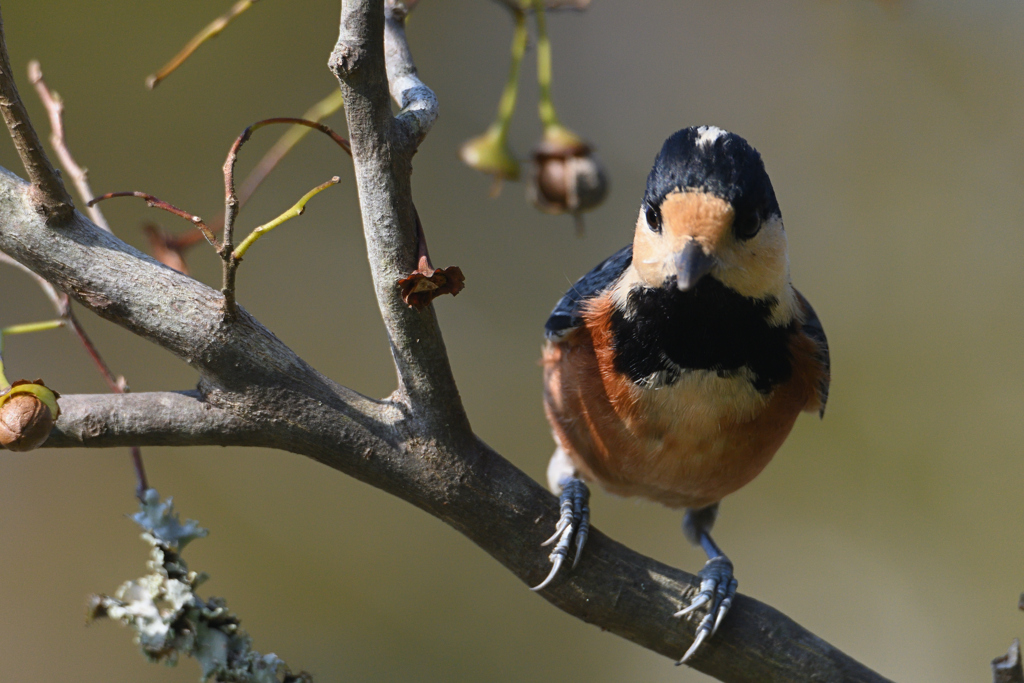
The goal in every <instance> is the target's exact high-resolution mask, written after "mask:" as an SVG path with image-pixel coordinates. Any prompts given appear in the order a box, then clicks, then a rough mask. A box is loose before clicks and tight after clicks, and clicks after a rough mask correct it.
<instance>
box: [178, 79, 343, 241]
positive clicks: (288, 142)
mask: <svg viewBox="0 0 1024 683" xmlns="http://www.w3.org/2000/svg"><path fill="white" fill-rule="evenodd" d="M344 104H345V100H344V98H342V96H341V91H340V90H335V91H333V92H332V93H331V94H330V95H328V96H327V97H325V98H324V99H322V100H320V101H319V102H317V103H316V104H314V105H313V106H312V107H310V108H309V109H307V110H306V113H304V114H303V115H302V117H301V118H303V119H305V120H307V121H312V122H316V123H318V122H319V121H320V120H321V119H324V118H326V117H328V116H330V115H331V114H333V113H334V112H336V111H338V110H339V109H341V107H342V106H344ZM311 130H312V129H311V128H310V127H309V126H308V125H305V124H295V125H293V126H292V127H291V128H289V129H288V130H287V131H285V133H284V134H283V135H282V136H281V137H279V138H278V139H277V142H275V143H274V144H273V146H271V148H270V149H269V150H267V152H266V154H264V155H263V158H261V159H260V160H259V161H258V162H257V163H256V166H254V167H253V169H252V170H251V171H250V172H249V175H247V176H246V177H245V180H243V181H242V183H241V184H240V185H239V186H238V207H239V209H241V208H242V207H244V206H245V204H246V202H248V201H249V199H250V198H251V197H252V195H253V194H254V193H255V192H256V189H257V188H259V186H260V185H261V184H262V183H263V181H264V180H266V179H267V176H268V175H270V172H271V171H273V170H274V168H275V167H276V166H277V164H278V163H280V161H281V159H283V158H284V157H285V156H287V154H288V153H289V152H291V151H292V149H293V148H294V147H295V145H297V144H298V143H299V141H300V140H302V139H303V138H305V137H306V135H307V134H309V132H310V131H311ZM343 149H344V150H345V151H346V152H348V153H349V154H350V155H351V154H352V151H351V149H350V148H348V147H343ZM223 220H224V218H223V216H221V217H220V218H217V219H215V220H213V221H211V222H210V224H209V225H210V230H211V231H212V232H213V233H214V234H216V233H218V232H220V230H221V228H223V227H224V224H223ZM164 239H165V241H166V244H167V247H168V248H169V249H172V250H173V251H176V252H178V253H179V254H180V253H181V252H183V251H185V250H186V249H188V248H189V247H191V246H193V245H195V244H198V243H199V242H201V241H202V235H200V234H199V233H195V232H188V233H185V234H183V235H179V236H166V237H164Z"/></svg>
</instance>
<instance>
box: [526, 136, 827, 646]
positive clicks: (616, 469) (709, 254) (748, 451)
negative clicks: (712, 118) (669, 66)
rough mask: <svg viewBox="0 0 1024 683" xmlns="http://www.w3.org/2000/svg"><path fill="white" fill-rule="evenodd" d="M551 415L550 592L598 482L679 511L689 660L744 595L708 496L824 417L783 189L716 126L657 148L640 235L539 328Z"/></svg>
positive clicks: (822, 346)
mask: <svg viewBox="0 0 1024 683" xmlns="http://www.w3.org/2000/svg"><path fill="white" fill-rule="evenodd" d="M545 330H546V336H547V342H546V344H545V346H544V356H543V365H544V407H545V411H546V413H547V417H548V420H549V421H550V422H551V426H552V429H553V431H554V437H555V441H556V443H557V445H558V447H557V448H556V450H555V454H554V456H553V457H552V458H551V464H550V465H549V466H548V481H549V484H550V485H551V488H552V489H553V490H554V491H555V492H556V493H558V494H560V497H561V518H560V519H559V522H558V525H557V530H556V532H555V535H554V536H552V537H551V538H550V539H549V540H548V541H547V542H546V544H551V543H556V545H555V549H554V551H553V552H552V553H551V561H552V563H553V566H552V568H551V572H550V574H549V575H548V577H547V578H546V579H545V580H544V581H543V582H542V583H541V584H540V585H538V586H537V587H536V588H535V589H534V590H540V589H542V588H544V587H545V586H547V585H548V584H549V583H550V582H551V581H552V579H554V577H555V575H556V574H557V573H558V570H559V568H560V567H561V566H562V564H563V562H564V561H565V559H566V557H567V555H568V553H569V549H570V546H573V545H574V546H575V559H574V565H573V566H575V563H578V562H579V560H580V554H581V551H582V550H583V544H584V542H585V541H586V536H587V531H588V529H589V525H590V519H589V510H588V508H587V502H588V499H589V495H590V494H589V491H588V489H587V487H586V485H585V484H584V483H583V480H588V481H598V482H600V483H601V484H602V485H603V486H604V487H605V488H606V489H607V490H608V491H610V492H612V493H615V494H618V495H623V496H643V497H645V498H650V499H651V500H656V501H658V502H660V503H663V504H665V505H668V506H669V507H673V508H686V513H685V516H684V518H683V531H684V533H685V535H686V538H687V539H689V541H690V542H691V543H693V544H695V545H700V546H701V548H703V550H704V551H705V552H706V553H707V556H708V561H707V564H705V565H704V568H703V569H701V571H700V572H699V574H698V576H699V578H700V580H701V586H700V592H699V593H698V594H697V595H696V596H695V597H694V599H693V600H692V601H691V602H690V603H689V605H687V606H686V607H685V608H684V609H682V610H681V611H679V612H677V613H676V615H675V616H677V617H678V616H682V615H685V614H688V613H690V612H692V611H694V610H696V609H698V608H701V607H705V606H706V609H707V615H706V616H705V617H704V618H703V619H702V620H701V622H700V624H699V625H698V627H697V633H696V638H695V639H694V642H693V645H692V646H691V647H690V649H689V650H688V651H687V652H686V654H685V655H683V658H682V660H680V662H683V661H686V660H687V659H689V658H690V657H691V656H692V655H693V653H694V652H696V651H697V649H698V648H699V647H700V644H701V643H702V642H704V640H705V639H706V638H707V637H708V636H710V635H712V634H713V633H714V632H715V630H716V629H717V628H718V626H719V624H720V623H721V622H722V618H723V617H724V616H725V614H726V612H728V610H729V607H730V606H731V604H732V600H733V597H734V596H735V594H736V586H737V582H736V579H735V578H734V577H733V568H732V563H731V562H730V561H729V559H728V558H727V557H726V556H725V554H723V553H722V551H721V550H720V549H719V547H718V545H717V544H716V543H715V542H714V541H713V540H712V538H711V534H710V532H711V527H712V525H713V524H714V521H715V517H716V515H717V512H718V503H719V501H720V500H722V498H724V497H725V496H727V495H728V494H730V493H732V492H733V491H736V490H737V489H739V488H740V487H741V486H743V485H744V484H746V483H747V482H749V481H750V480H752V479H753V478H754V477H756V476H757V475H758V473H760V472H761V470H762V469H764V467H765V466H766V465H767V464H768V461H769V460H771V458H772V456H773V455H775V452H776V451H777V450H778V449H779V447H780V446H781V445H782V442H783V441H785V439H786V437H787V436H788V435H789V431H790V429H791V428H792V427H793V423H794V422H795V421H796V418H797V415H798V414H799V413H800V412H801V411H813V412H817V413H818V414H819V415H824V411H825V402H826V400H827V399H828V388H829V354H828V344H827V342H826V339H825V332H824V330H823V329H822V326H821V322H820V321H819V320H818V316H817V315H816V314H815V313H814V309H812V308H811V305H810V304H809V303H808V302H807V299H805V298H804V297H803V295H801V294H800V293H799V292H798V291H796V290H795V289H794V288H793V285H792V284H791V283H790V277H789V257H788V255H787V253H786V233H785V231H784V229H783V226H782V215H781V213H780V212H779V205H778V202H777V201H776V199H775V191H774V190H773V189H772V184H771V181H770V180H769V179H768V174H767V173H766V172H765V168H764V163H763V162H762V161H761V156H760V155H759V154H758V153H757V151H756V150H755V149H754V148H753V147H751V146H750V145H749V144H747V142H746V140H744V139H743V138H741V137H740V136H738V135H735V134H733V133H728V132H726V131H724V130H722V129H720V128H715V127H713V126H700V127H694V128H686V129H684V130H681V131H679V132H677V133H676V134H674V135H672V137H670V138H669V139H668V140H666V141H665V144H664V146H662V148H661V152H660V153H659V154H658V157H657V159H655V161H654V168H653V169H652V170H651V173H650V175H649V176H648V178H647V190H646V192H645V193H644V199H643V204H642V205H641V207H640V215H639V217H638V218H637V222H636V231H635V234H634V236H633V243H632V244H631V245H629V246H627V247H625V248H623V249H621V250H620V251H618V252H617V253H615V254H613V255H612V256H611V257H609V258H608V259H606V260H605V261H604V262H603V263H601V264H600V265H598V266H597V267H596V268H594V269H593V270H592V271H590V272H589V273H587V274H586V275H585V276H583V278H581V279H580V280H579V281H578V282H577V283H576V284H575V285H573V287H572V289H570V290H569V292H568V293H567V294H566V295H565V296H564V297H562V300H561V301H559V302H558V305H557V306H555V310H554V311H552V313H551V316H550V317H549V318H548V321H547V324H546V326H545Z"/></svg>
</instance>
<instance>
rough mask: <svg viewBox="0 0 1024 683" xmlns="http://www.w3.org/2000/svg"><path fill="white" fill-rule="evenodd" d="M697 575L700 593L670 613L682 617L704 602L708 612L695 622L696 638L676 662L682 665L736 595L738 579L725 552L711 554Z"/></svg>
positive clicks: (698, 646)
mask: <svg viewBox="0 0 1024 683" xmlns="http://www.w3.org/2000/svg"><path fill="white" fill-rule="evenodd" d="M697 576H699V577H700V579H701V582H700V592H699V593H697V595H695V596H694V597H693V599H692V600H691V601H690V604H689V605H687V606H686V607H684V608H683V609H681V610H679V611H678V612H676V613H675V614H674V615H673V616H676V617H682V616H685V615H687V614H690V613H691V612H693V611H695V610H696V609H698V608H700V607H704V606H705V605H707V614H706V615H704V618H703V619H701V620H700V623H699V624H698V625H697V633H696V637H695V638H694V640H693V644H692V645H690V649H688V650H687V651H686V654H684V655H683V657H682V659H680V660H679V662H677V663H678V664H683V663H685V662H686V661H687V660H689V659H690V658H691V657H692V656H693V655H694V653H696V652H697V650H698V649H699V648H700V646H701V644H702V643H703V642H704V641H705V640H707V639H708V638H709V637H710V636H712V635H714V634H715V632H716V631H718V627H719V626H721V624H722V620H723V619H724V618H725V615H726V614H727V613H728V612H729V608H730V607H732V602H733V598H734V597H735V596H736V589H737V587H738V586H739V582H738V581H736V579H735V577H733V574H732V563H731V562H730V561H729V559H728V558H727V557H725V556H724V555H720V556H718V557H713V558H711V559H710V560H708V561H707V564H705V565H704V568H703V569H701V570H700V572H698V573H697Z"/></svg>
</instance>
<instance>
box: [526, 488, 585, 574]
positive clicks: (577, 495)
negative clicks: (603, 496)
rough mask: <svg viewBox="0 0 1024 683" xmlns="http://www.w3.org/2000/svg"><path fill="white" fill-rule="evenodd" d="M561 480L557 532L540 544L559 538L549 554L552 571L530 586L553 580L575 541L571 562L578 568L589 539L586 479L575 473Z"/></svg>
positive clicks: (543, 544)
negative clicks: (576, 476)
mask: <svg viewBox="0 0 1024 683" xmlns="http://www.w3.org/2000/svg"><path fill="white" fill-rule="evenodd" d="M559 484H560V485H561V487H562V493H561V494H560V495H559V497H558V500H559V502H560V503H561V505H560V509H561V514H560V516H559V518H558V524H557V525H556V526H555V533H554V535H553V536H552V537H551V538H549V539H548V540H546V541H544V542H543V543H542V544H541V545H542V546H548V545H551V544H552V543H555V542H556V541H557V543H555V548H554V550H552V551H551V556H550V557H549V559H550V560H551V572H550V573H549V574H548V576H547V578H546V579H544V580H543V581H541V582H540V583H539V584H537V585H536V586H534V587H533V588H531V589H530V590H535V591H539V590H541V589H542V588H544V587H545V586H547V585H548V584H549V583H551V582H552V581H553V580H554V578H555V576H557V575H558V570H560V569H561V568H562V565H563V564H564V563H565V558H566V557H568V556H569V547H570V546H572V545H575V546H576V553H575V557H574V558H573V562H572V566H573V568H575V567H576V565H577V564H579V562H580V556H581V555H582V554H583V544H584V543H586V542H587V535H588V534H589V533H590V508H589V507H588V505H587V504H588V502H589V501H590V489H588V488H587V485H586V484H584V483H583V480H581V479H576V478H575V477H567V478H566V479H564V480H562V481H561V482H559Z"/></svg>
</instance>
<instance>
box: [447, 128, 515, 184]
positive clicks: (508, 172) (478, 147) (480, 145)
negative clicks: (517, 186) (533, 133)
mask: <svg viewBox="0 0 1024 683" xmlns="http://www.w3.org/2000/svg"><path fill="white" fill-rule="evenodd" d="M459 158H460V159H462V161H463V162H464V163H465V164H466V165H467V166H469V167H470V168H473V169H476V170H477V171H481V172H482V173H488V174H490V175H492V176H494V177H495V179H496V180H518V179H519V162H518V161H516V158H515V157H514V156H512V152H510V151H509V149H508V143H507V140H506V139H505V136H504V135H502V133H501V128H500V126H491V127H490V128H489V129H488V130H487V132H486V133H484V134H483V135H479V136H477V137H475V138H472V139H470V140H467V141H466V142H464V143H463V145H462V147H461V148H459Z"/></svg>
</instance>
